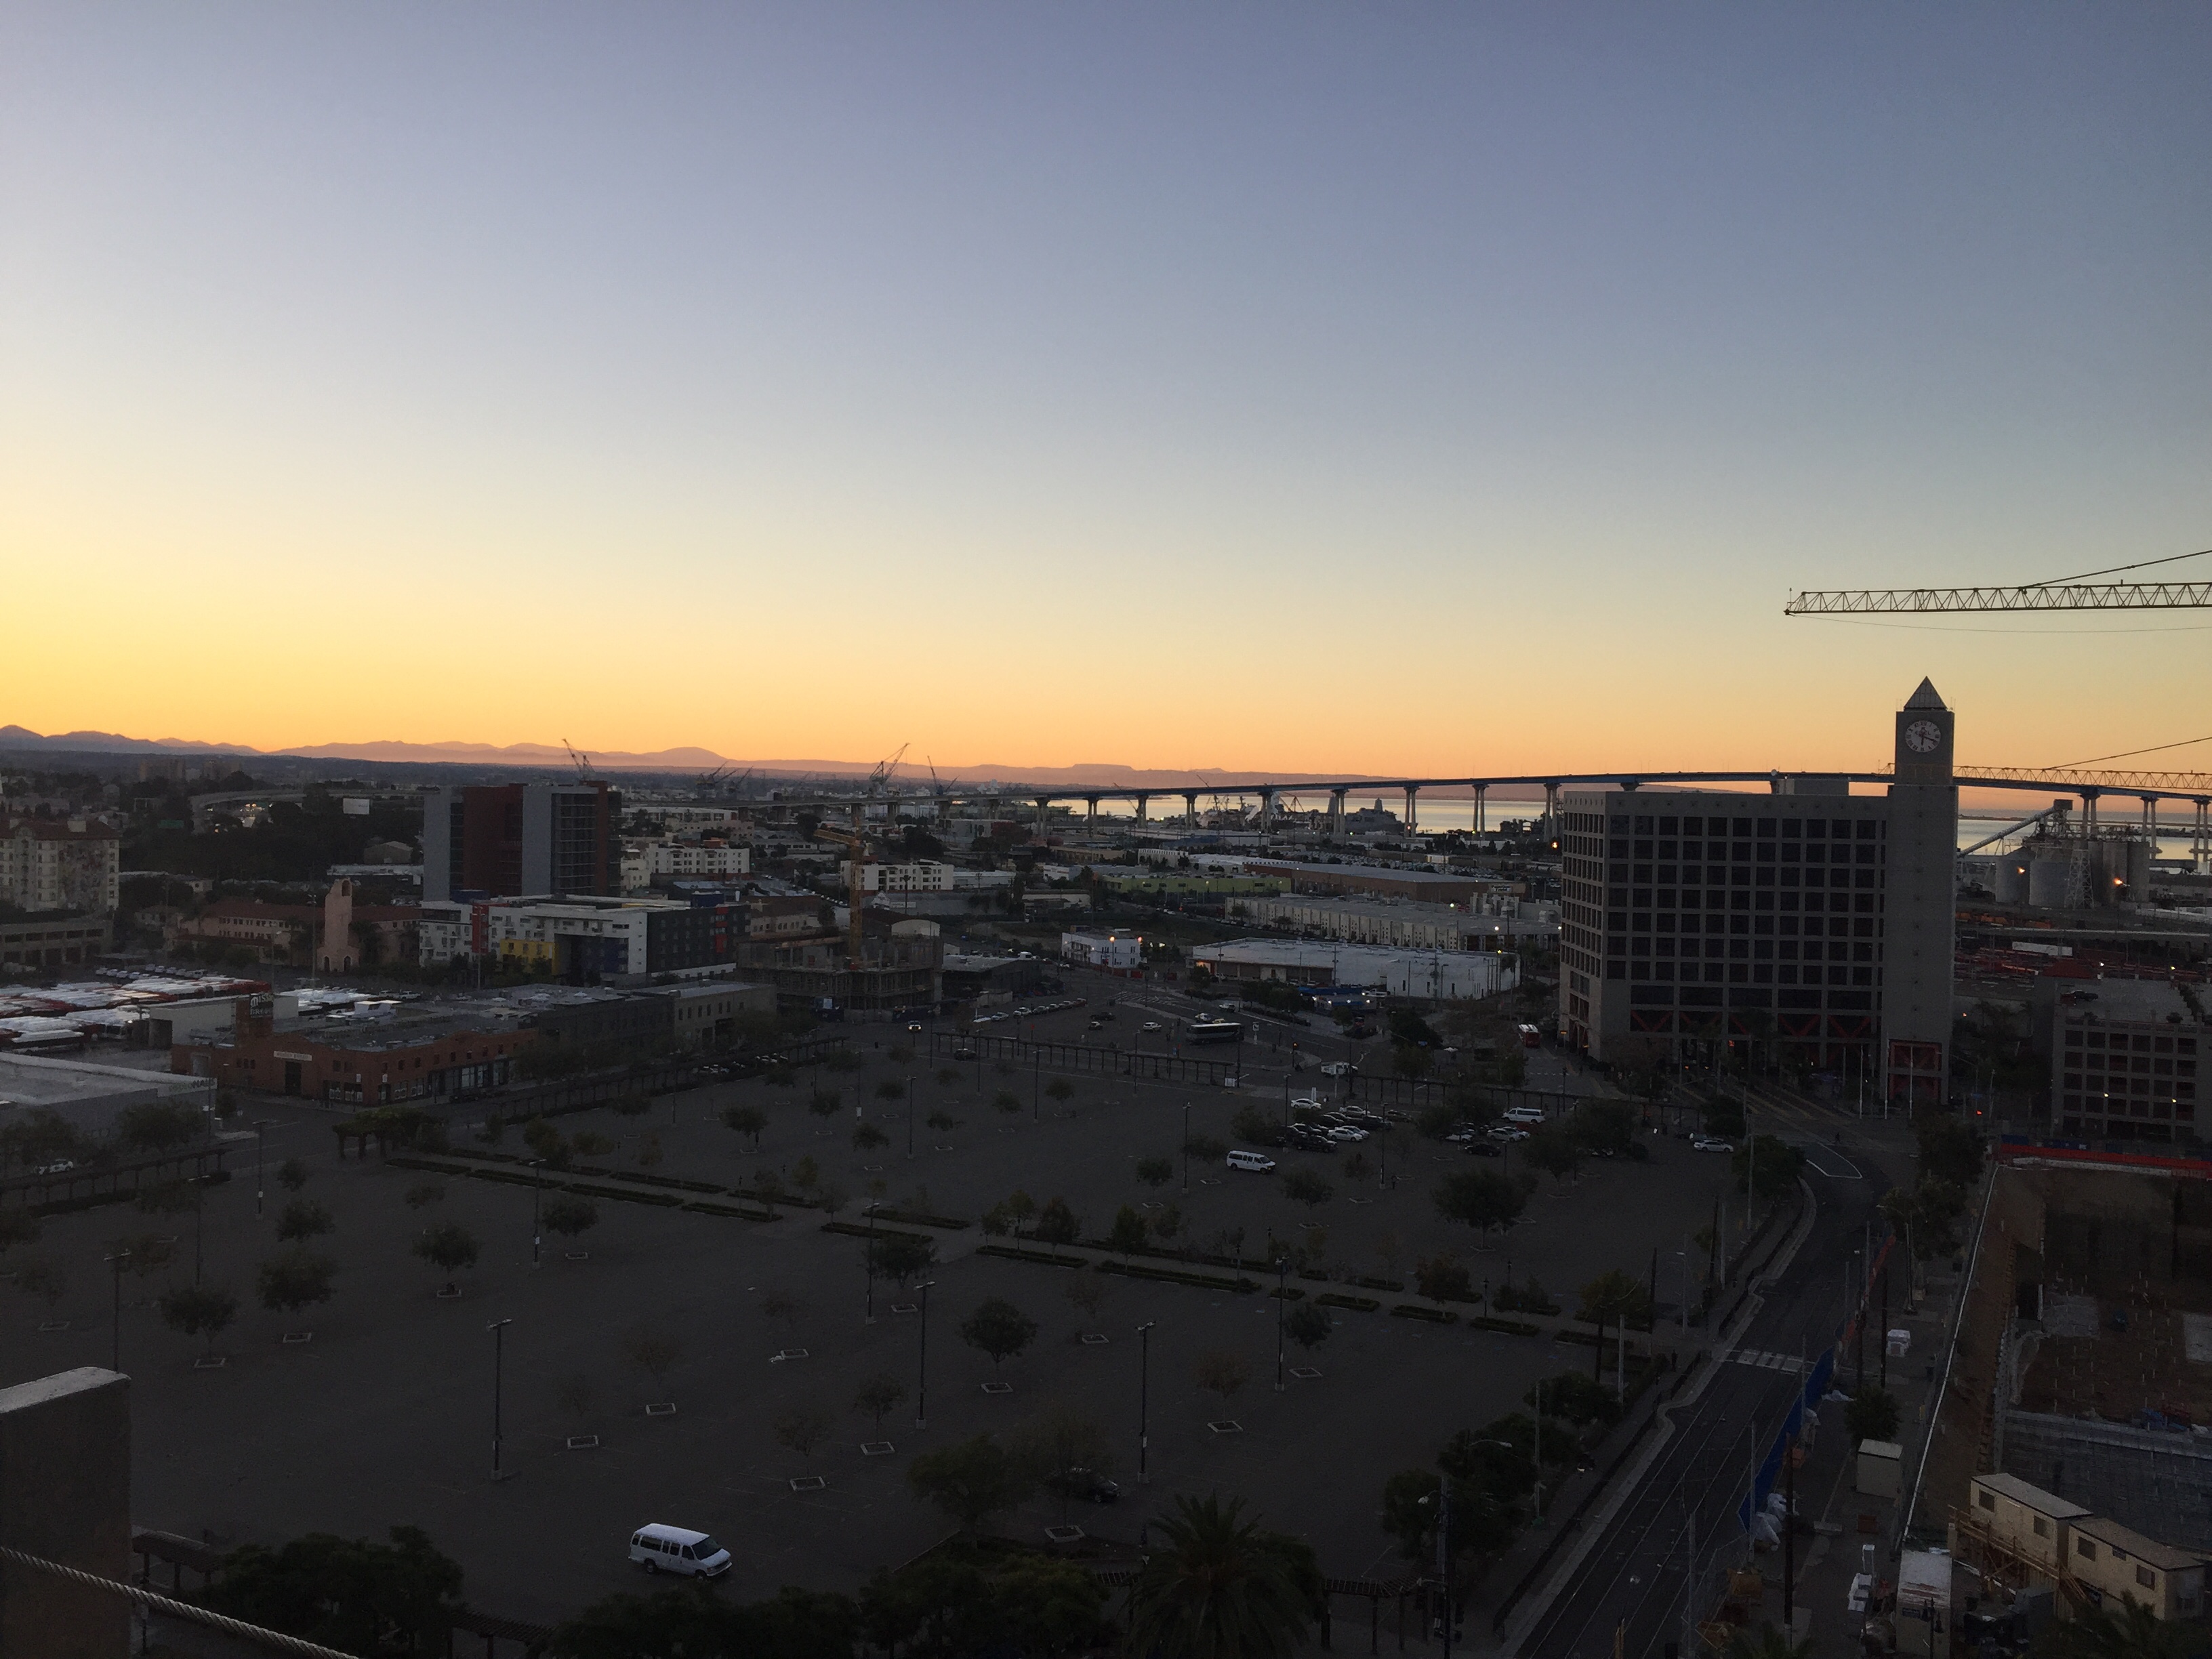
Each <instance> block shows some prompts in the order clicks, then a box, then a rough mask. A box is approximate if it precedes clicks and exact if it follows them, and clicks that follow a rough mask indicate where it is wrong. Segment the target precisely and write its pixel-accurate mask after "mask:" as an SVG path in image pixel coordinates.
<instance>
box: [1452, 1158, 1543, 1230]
mask: <svg viewBox="0 0 2212 1659" xmlns="http://www.w3.org/2000/svg"><path fill="white" fill-rule="evenodd" d="M1435 1199H1436V1206H1437V1214H1439V1215H1441V1216H1443V1218H1444V1219H1445V1220H1447V1221H1458V1222H1463V1223H1465V1224H1466V1225H1468V1226H1470V1227H1473V1228H1474V1229H1476V1230H1477V1231H1480V1232H1481V1233H1483V1234H1484V1235H1486V1236H1487V1234H1488V1233H1489V1232H1490V1231H1491V1229H1492V1228H1493V1227H1509V1226H1510V1225H1513V1223H1514V1222H1515V1221H1516V1220H1518V1219H1519V1218H1520V1216H1521V1211H1522V1207H1523V1206H1524V1205H1525V1204H1526V1203H1527V1201H1528V1200H1526V1198H1525V1197H1524V1196H1523V1195H1522V1191H1521V1189H1520V1188H1519V1187H1517V1186H1516V1185H1515V1184H1514V1183H1513V1182H1512V1181H1511V1180H1510V1178H1509V1177H1508V1176H1505V1175H1504V1174H1503V1173H1501V1172H1500V1171H1498V1170H1461V1171H1459V1172H1458V1173H1457V1174H1455V1175H1449V1176H1445V1177H1444V1178H1443V1182H1442V1183H1441V1184H1440V1185H1439V1186H1438V1187H1437V1190H1436V1194H1435Z"/></svg>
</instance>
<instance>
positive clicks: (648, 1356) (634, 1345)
mask: <svg viewBox="0 0 2212 1659" xmlns="http://www.w3.org/2000/svg"><path fill="white" fill-rule="evenodd" d="M623 1358H625V1359H628V1360H629V1363H630V1364H633V1365H635V1366H636V1367H637V1368H638V1370H641V1371H643V1372H644V1373H645V1374H646V1375H647V1376H650V1377H651V1378H652V1379H653V1387H654V1388H655V1389H659V1391H660V1392H662V1393H664V1394H665V1393H666V1392H667V1389H668V1373H669V1372H671V1371H672V1370H675V1369H676V1362H677V1361H678V1360H679V1359H681V1358H684V1347H683V1345H682V1344H681V1343H679V1342H678V1341H677V1340H676V1339H675V1338H674V1337H672V1336H666V1335H663V1334H661V1333H660V1332H659V1331H653V1330H647V1328H644V1327H643V1326H640V1327H639V1328H637V1329H635V1330H634V1331H632V1332H631V1333H630V1334H629V1335H628V1336H626V1337H624V1338H623Z"/></svg>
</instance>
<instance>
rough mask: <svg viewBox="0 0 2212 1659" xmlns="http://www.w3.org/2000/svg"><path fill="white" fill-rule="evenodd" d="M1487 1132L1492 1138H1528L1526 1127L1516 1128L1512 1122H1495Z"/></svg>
mask: <svg viewBox="0 0 2212 1659" xmlns="http://www.w3.org/2000/svg"><path fill="white" fill-rule="evenodd" d="M1487 1133H1488V1134H1489V1136H1490V1138H1491V1139H1492V1140H1503V1141H1514V1140H1526V1139H1528V1131H1527V1130H1526V1129H1516V1128H1515V1127H1513V1126H1512V1125H1511V1124H1510V1123H1493V1124H1492V1125H1491V1126H1490V1128H1489V1130H1488V1131H1487Z"/></svg>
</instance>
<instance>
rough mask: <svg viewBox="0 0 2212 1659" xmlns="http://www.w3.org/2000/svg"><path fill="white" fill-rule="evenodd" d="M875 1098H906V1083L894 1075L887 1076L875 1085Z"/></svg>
mask: <svg viewBox="0 0 2212 1659" xmlns="http://www.w3.org/2000/svg"><path fill="white" fill-rule="evenodd" d="M876 1098H877V1099H878V1100H904V1099H905V1098H906V1085H905V1084H903V1083H901V1082H900V1081H899V1080H898V1079H896V1078H895V1077H887V1078H885V1079H884V1080H883V1081H882V1082H881V1083H878V1085H876Z"/></svg>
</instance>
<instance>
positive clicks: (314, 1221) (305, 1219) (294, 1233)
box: [276, 1198, 337, 1240]
mask: <svg viewBox="0 0 2212 1659" xmlns="http://www.w3.org/2000/svg"><path fill="white" fill-rule="evenodd" d="M336 1226H337V1222H336V1221H334V1220H332V1219H331V1211H330V1206H328V1205H327V1204H321V1203H318V1202H317V1201H316V1200H313V1199H312V1198H295V1199H294V1200H292V1201H291V1202H290V1203H289V1204H287V1205H286V1206H284V1209H283V1213H282V1214H280V1215H279V1216H278V1217H277V1218H276V1237H279V1238H283V1239H301V1240H305V1239H310V1238H320V1237H322V1236H323V1235H324V1234H325V1233H326V1232H329V1231H331V1230H332V1229H333V1228H335V1227H336Z"/></svg>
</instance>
